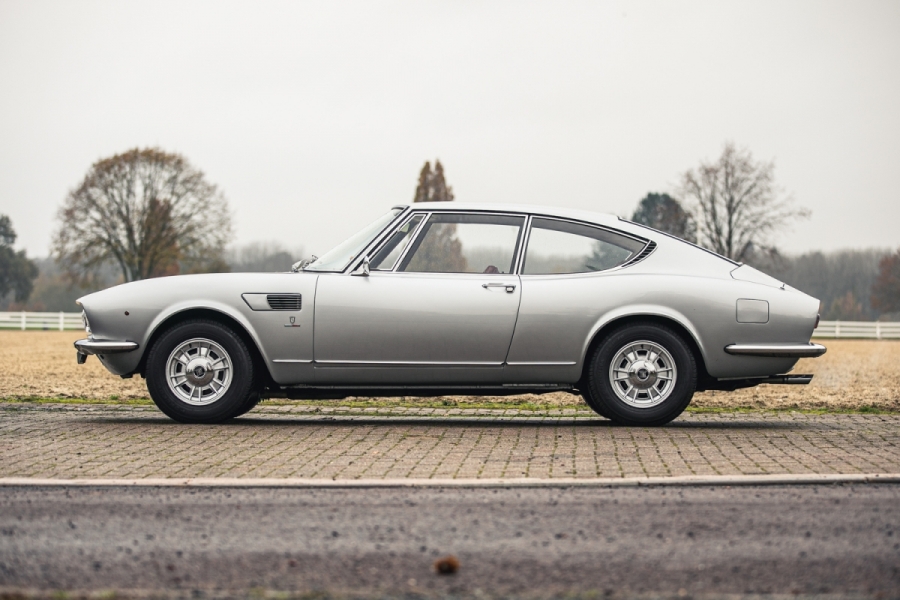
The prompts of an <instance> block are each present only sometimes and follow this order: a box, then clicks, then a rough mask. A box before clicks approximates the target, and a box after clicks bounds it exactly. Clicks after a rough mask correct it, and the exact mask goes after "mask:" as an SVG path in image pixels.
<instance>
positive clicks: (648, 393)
mask: <svg viewBox="0 0 900 600" xmlns="http://www.w3.org/2000/svg"><path fill="white" fill-rule="evenodd" d="M586 382H587V385H586V386H585V387H586V389H585V391H584V397H585V400H586V401H587V403H588V405H589V406H590V407H591V408H593V409H594V410H595V411H596V412H597V413H599V414H600V415H602V416H604V417H606V418H608V419H611V420H612V421H614V422H616V423H619V424H621V425H644V426H657V425H665V424H666V423H668V422H670V421H672V420H673V419H675V418H676V417H677V416H678V415H680V414H681V413H682V412H683V411H684V409H685V408H687V406H688V404H689V403H690V401H691V398H692V397H693V395H694V390H695V389H696V387H697V365H696V360H695V358H694V355H693V353H692V352H691V349H690V347H689V346H688V345H687V344H686V343H685V341H684V340H683V339H682V338H681V336H680V335H678V334H677V333H676V332H674V331H673V330H671V329H669V328H668V327H664V326H662V325H656V324H654V323H636V324H633V325H628V326H625V327H622V328H621V329H618V330H616V331H614V332H613V333H612V334H610V335H609V337H607V338H606V339H605V340H604V341H603V343H602V344H600V345H599V346H598V347H597V348H596V349H595V350H594V352H593V354H592V355H591V357H590V358H589V363H588V373H587V377H586Z"/></svg>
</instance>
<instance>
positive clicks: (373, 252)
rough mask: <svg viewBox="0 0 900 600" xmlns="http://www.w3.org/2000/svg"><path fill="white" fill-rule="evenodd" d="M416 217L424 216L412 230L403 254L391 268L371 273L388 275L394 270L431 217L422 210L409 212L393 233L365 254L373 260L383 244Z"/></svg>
mask: <svg viewBox="0 0 900 600" xmlns="http://www.w3.org/2000/svg"><path fill="white" fill-rule="evenodd" d="M417 215H425V217H424V218H423V219H422V221H421V222H419V224H418V225H416V228H415V230H413V232H412V234H411V237H410V238H409V243H407V244H406V248H404V249H403V252H401V253H400V256H398V257H397V260H395V261H394V262H393V263H392V264H391V268H390V269H372V270H373V271H378V272H380V273H390V272H391V271H393V270H394V268H395V267H396V266H397V265H398V264H400V261H401V260H402V259H403V257H404V256H406V253H407V252H408V251H409V248H410V246H412V244H413V242H414V241H415V240H416V236H417V235H419V231H420V230H421V229H422V225H423V224H424V223H425V221H427V220H428V217H429V216H430V215H431V213H430V212H426V211H422V210H411V211H410V212H409V216H408V217H407V218H406V219H403V220H402V221H401V222H400V223H399V224H398V225H397V226H396V227H394V229H393V231H391V233H390V234H389V235H386V236H384V239H383V240H381V243H380V244H378V245H377V246H375V247H374V248H372V250H371V252H368V253H366V256H368V257H369V258H370V259H371V258H374V257H375V255H376V254H378V253H379V252H381V250H382V248H384V246H385V244H387V243H388V242H389V241H391V238H392V237H393V236H394V234H395V233H397V232H398V231H400V229H402V228H403V226H404V225H406V224H407V223H409V222H410V221H412V220H413V219H415V218H416V216H417Z"/></svg>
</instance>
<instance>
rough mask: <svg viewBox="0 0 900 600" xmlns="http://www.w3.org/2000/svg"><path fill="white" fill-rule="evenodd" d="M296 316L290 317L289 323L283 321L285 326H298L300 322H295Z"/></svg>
mask: <svg viewBox="0 0 900 600" xmlns="http://www.w3.org/2000/svg"><path fill="white" fill-rule="evenodd" d="M296 321H297V317H291V322H290V323H285V324H284V326H285V327H300V323H297V322H296Z"/></svg>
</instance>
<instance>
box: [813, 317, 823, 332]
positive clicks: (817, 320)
mask: <svg viewBox="0 0 900 600" xmlns="http://www.w3.org/2000/svg"><path fill="white" fill-rule="evenodd" d="M821 318H822V315H816V326H815V327H813V329H818V328H819V319H821Z"/></svg>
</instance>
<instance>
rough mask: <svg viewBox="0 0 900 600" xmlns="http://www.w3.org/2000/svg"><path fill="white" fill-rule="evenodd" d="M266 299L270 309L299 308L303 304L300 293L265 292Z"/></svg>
mask: <svg viewBox="0 0 900 600" xmlns="http://www.w3.org/2000/svg"><path fill="white" fill-rule="evenodd" d="M266 301H267V302H268V303H269V308H271V309H272V310H300V308H301V307H302V305H303V302H302V296H301V295H300V294H267V295H266Z"/></svg>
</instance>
